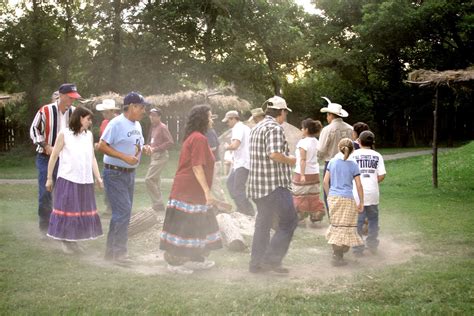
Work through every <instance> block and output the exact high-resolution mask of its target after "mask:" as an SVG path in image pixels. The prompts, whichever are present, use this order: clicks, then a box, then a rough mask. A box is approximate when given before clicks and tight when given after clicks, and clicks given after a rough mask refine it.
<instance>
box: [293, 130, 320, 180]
mask: <svg viewBox="0 0 474 316" xmlns="http://www.w3.org/2000/svg"><path fill="white" fill-rule="evenodd" d="M300 148H301V149H304V151H306V170H303V172H301V170H300V163H301V154H300ZM295 156H296V166H295V172H296V173H299V174H319V163H318V139H317V138H316V137H305V138H303V139H301V140H300V141H299V142H298V143H297V144H296V151H295Z"/></svg>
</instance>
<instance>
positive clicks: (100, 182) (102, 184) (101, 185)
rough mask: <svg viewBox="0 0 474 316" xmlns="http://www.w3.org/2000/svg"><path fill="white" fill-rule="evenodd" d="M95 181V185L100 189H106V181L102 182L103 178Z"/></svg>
mask: <svg viewBox="0 0 474 316" xmlns="http://www.w3.org/2000/svg"><path fill="white" fill-rule="evenodd" d="M95 181H96V182H95V183H96V185H97V187H98V188H99V189H103V188H104V181H102V178H98V179H95Z"/></svg>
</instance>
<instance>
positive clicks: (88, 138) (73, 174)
mask: <svg viewBox="0 0 474 316" xmlns="http://www.w3.org/2000/svg"><path fill="white" fill-rule="evenodd" d="M61 133H63V134H64V147H63V149H62V150H61V153H60V154H59V168H58V177H61V178H63V179H66V180H68V181H71V182H74V183H81V184H84V183H94V178H93V176H92V159H93V157H94V151H93V150H94V147H93V138H92V133H91V132H90V131H86V132H82V133H79V134H78V135H74V132H73V131H71V130H70V129H69V128H67V129H63V130H62V131H61Z"/></svg>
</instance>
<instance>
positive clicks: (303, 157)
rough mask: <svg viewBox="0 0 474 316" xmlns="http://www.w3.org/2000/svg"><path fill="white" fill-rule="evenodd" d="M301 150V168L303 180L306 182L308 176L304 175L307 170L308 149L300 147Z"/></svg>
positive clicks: (301, 178)
mask: <svg viewBox="0 0 474 316" xmlns="http://www.w3.org/2000/svg"><path fill="white" fill-rule="evenodd" d="M299 151H300V169H301V177H300V180H301V182H306V177H305V176H304V174H305V171H306V150H304V149H303V148H300V149H299Z"/></svg>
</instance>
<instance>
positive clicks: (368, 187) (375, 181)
mask: <svg viewBox="0 0 474 316" xmlns="http://www.w3.org/2000/svg"><path fill="white" fill-rule="evenodd" d="M359 140H360V145H361V149H358V150H356V151H354V153H353V154H352V158H353V159H354V160H355V161H356V162H357V164H358V165H359V169H360V174H361V182H362V186H363V188H364V203H363V205H364V211H363V212H362V213H360V214H359V219H358V221H357V232H358V233H359V235H360V236H362V226H363V225H364V221H365V219H366V218H367V219H368V222H369V225H368V226H369V227H368V236H367V239H366V244H367V248H369V251H370V252H371V253H374V254H375V253H376V252H377V247H378V245H379V240H378V239H377V237H378V232H379V208H378V206H379V183H380V182H382V181H383V180H384V178H385V174H386V172H385V164H384V161H383V158H382V155H380V154H379V153H378V152H376V151H375V150H373V145H374V140H375V136H374V134H373V133H372V132H370V131H364V132H362V133H361V134H360V135H359ZM354 196H355V194H354ZM352 250H353V252H354V255H355V256H362V255H363V251H364V246H356V247H354V248H353V249H352Z"/></svg>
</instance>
